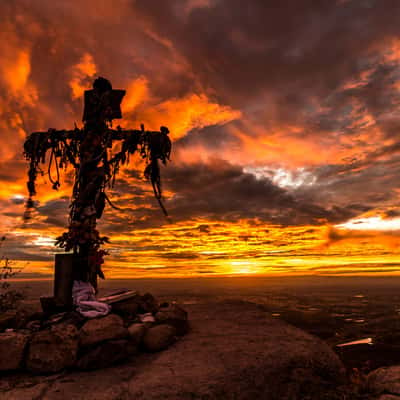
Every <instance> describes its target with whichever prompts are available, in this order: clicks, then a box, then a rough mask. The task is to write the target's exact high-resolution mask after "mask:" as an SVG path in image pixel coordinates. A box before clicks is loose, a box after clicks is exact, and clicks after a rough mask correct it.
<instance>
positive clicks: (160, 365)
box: [128, 301, 345, 400]
mask: <svg viewBox="0 0 400 400" xmlns="http://www.w3.org/2000/svg"><path fill="white" fill-rule="evenodd" d="M188 309H189V315H190V321H191V331H190V333H189V334H188V335H186V336H184V337H182V338H181V339H180V340H179V341H178V342H177V343H176V344H175V345H174V346H171V347H170V348H168V349H167V350H165V351H163V352H161V353H159V354H157V358H155V359H154V360H153V361H152V363H149V364H146V365H144V366H143V367H142V369H141V370H139V371H138V372H137V373H136V374H135V375H134V376H133V377H132V379H131V380H130V383H129V389H128V391H129V395H130V397H131V398H134V399H135V400H142V399H146V400H159V399H164V400H165V399H171V400H172V399H181V400H183V399H203V398H204V399H208V400H217V399H240V400H252V399H257V398H259V399H268V400H304V399H307V400H321V399H325V400H328V399H337V398H338V386H340V385H341V384H342V382H343V381H344V371H345V369H344V367H343V365H342V363H341V362H340V360H339V358H338V357H337V355H336V354H335V353H334V352H333V351H332V349H331V348H330V347H329V346H328V345H327V344H326V343H324V342H322V341H321V340H320V339H318V338H316V337H314V336H311V335H309V334H307V333H306V332H303V331H301V330H300V329H297V328H295V327H292V326H289V325H287V324H286V323H284V322H282V321H279V320H277V319H274V318H271V317H270V316H269V315H268V314H267V313H266V312H264V311H263V310H262V309H260V308H259V307H257V306H256V305H254V304H250V303H246V302H241V301H230V302H228V301H226V302H223V303H210V304H194V305H190V307H188ZM151 329H155V328H151Z"/></svg>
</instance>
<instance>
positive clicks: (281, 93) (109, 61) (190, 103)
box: [0, 0, 400, 277]
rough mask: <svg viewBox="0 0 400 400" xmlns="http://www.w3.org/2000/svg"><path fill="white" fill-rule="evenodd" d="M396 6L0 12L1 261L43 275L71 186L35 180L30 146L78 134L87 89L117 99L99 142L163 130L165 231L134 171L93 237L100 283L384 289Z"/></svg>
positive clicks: (12, 0)
mask: <svg viewBox="0 0 400 400" xmlns="http://www.w3.org/2000/svg"><path fill="white" fill-rule="evenodd" d="M399 18H400V2H399V1H398V0H319V1H313V0H296V1H291V0H281V1H272V0H249V1H243V0H168V1H162V0H145V1H144V0H143V1H142V0H136V1H135V0H113V1H106V0H79V1H78V0H56V1H51V0H36V1H32V0H7V1H1V2H0V21H1V24H0V54H1V57H0V89H1V90H0V128H1V135H0V183H1V184H0V202H1V218H0V225H1V234H4V235H5V236H6V237H7V240H6V241H5V242H4V243H5V244H4V246H3V249H2V251H3V253H4V254H5V255H6V256H8V257H10V258H11V259H13V260H15V263H16V265H20V266H24V270H23V273H24V274H26V275H25V276H43V275H49V274H51V273H52V270H53V258H54V252H55V248H54V246H53V241H54V238H55V237H56V236H58V235H59V234H61V233H62V232H63V231H65V228H66V226H67V223H68V220H67V216H68V212H69V209H68V205H69V201H70V195H71V182H72V181H71V179H72V174H71V171H66V174H65V175H64V178H65V179H63V181H62V185H61V188H60V190H58V191H54V190H52V189H51V184H49V183H48V182H47V183H46V181H47V180H48V179H47V178H46V177H40V178H39V180H38V182H39V185H38V196H37V197H36V200H37V201H38V207H37V212H36V214H35V216H34V219H33V220H31V221H30V222H29V223H25V224H24V223H23V220H22V215H23V211H24V201H25V200H26V196H27V190H26V180H27V177H26V173H27V163H26V161H25V160H24V158H23V155H22V150H23V142H24V140H25V138H26V136H27V135H28V134H29V133H30V132H33V131H38V130H47V129H48V128H56V129H61V128H65V129H73V127H74V122H76V124H77V125H78V126H82V122H81V120H82V106H83V99H82V94H83V91H84V90H85V89H87V88H90V87H91V84H92V81H93V79H94V78H96V77H97V76H104V77H106V78H108V79H109V80H110V81H111V82H112V84H113V87H114V88H118V89H126V90H127V94H126V97H125V99H124V101H123V104H122V111H123V117H124V118H123V119H122V120H117V121H115V123H114V126H116V125H118V124H119V125H121V126H122V127H125V128H134V129H138V128H139V126H140V124H141V123H144V124H145V127H146V128H147V129H151V130H156V129H159V127H160V125H166V126H168V128H169V130H170V132H171V133H170V135H171V139H172V140H173V152H172V161H171V162H170V163H169V164H168V165H167V167H165V168H162V180H163V188H164V195H165V206H166V208H167V209H168V211H169V214H170V215H171V219H170V220H167V219H165V218H164V216H163V214H162V212H161V211H160V209H159V207H158V204H157V202H156V200H155V199H154V197H153V193H152V189H151V185H150V184H149V183H148V182H146V181H144V179H143V164H142V163H141V162H140V161H139V159H138V158H137V159H134V160H132V161H131V164H130V165H129V167H124V168H123V169H121V171H120V175H119V177H118V180H117V184H116V185H115V187H114V189H113V190H111V191H110V192H109V195H110V198H111V199H112V201H113V202H114V203H115V204H116V205H117V206H118V207H120V208H121V209H122V211H116V210H113V209H111V208H109V207H108V208H107V209H106V212H105V214H104V217H103V219H102V222H101V223H100V224H99V226H100V230H101V233H103V234H105V235H108V236H109V237H110V239H111V243H110V245H108V246H107V249H108V250H109V252H110V255H109V256H108V257H107V260H106V264H105V273H106V275H107V276H108V277H142V276H147V277H152V276H162V277H175V276H208V275H221V274H228V275H232V274H266V275H277V274H283V275H290V274H294V275H303V274H325V275H327V274H329V275H331V274H339V275H342V274H346V275H348V274H397V273H398V272H399V271H400V259H399V256H400V254H399V245H400V143H399V141H398V138H399V127H400V23H399Z"/></svg>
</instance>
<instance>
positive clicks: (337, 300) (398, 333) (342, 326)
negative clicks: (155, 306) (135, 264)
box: [0, 279, 400, 400]
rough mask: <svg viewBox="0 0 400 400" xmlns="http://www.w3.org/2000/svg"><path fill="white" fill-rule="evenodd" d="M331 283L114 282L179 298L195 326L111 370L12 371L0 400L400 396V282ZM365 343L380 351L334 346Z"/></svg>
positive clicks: (389, 399) (0, 387) (2, 382)
mask: <svg viewBox="0 0 400 400" xmlns="http://www.w3.org/2000/svg"><path fill="white" fill-rule="evenodd" d="M344 281H345V280H344ZM332 282H333V280H332V279H330V280H329V285H326V281H324V282H323V284H322V285H320V284H319V283H318V284H315V282H314V283H313V281H311V283H310V281H309V280H307V281H305V282H304V284H299V280H297V281H296V282H295V283H294V284H292V285H290V284H288V281H282V284H281V283H277V284H271V281H270V280H266V281H265V283H263V281H262V280H260V279H254V280H246V279H240V280H239V279H236V280H229V279H224V280H221V281H220V282H218V281H217V280H193V281H191V280H167V279H165V280H160V281H157V280H143V281H141V280H137V281H132V282H131V283H130V284H129V282H127V281H122V282H121V281H120V282H117V281H108V282H107V285H108V288H109V289H115V288H120V287H127V288H133V289H135V288H137V287H141V288H143V290H146V291H147V290H149V291H151V292H154V293H155V294H157V297H158V299H159V300H160V301H161V302H162V301H168V300H176V301H177V302H178V303H180V304H181V305H183V307H184V308H185V309H186V310H187V311H188V312H189V320H190V324H191V330H190V331H189V333H188V334H187V335H186V336H183V337H179V338H178V340H176V341H175V343H173V344H172V345H171V346H170V347H168V349H167V350H164V351H163V352H160V353H135V354H132V355H131V356H130V357H129V359H128V360H127V361H125V362H123V363H122V364H120V365H118V366H113V367H110V368H105V369H100V370H97V371H88V372H82V371H80V372H77V371H75V372H74V371H71V370H66V371H62V372H60V373H57V374H53V375H48V376H46V377H43V376H40V377H39V376H34V375H32V374H25V375H24V374H19V375H17V374H15V373H14V374H8V375H6V376H4V377H3V378H1V379H0V398H1V399H3V398H5V399H13V398H16V399H24V398H26V399H31V398H37V399H41V398H43V399H53V398H54V399H56V398H57V399H58V398H60V399H63V398H71V399H73V398H89V399H90V398H96V399H97V398H100V399H102V398H103V399H125V398H126V399H127V398H139V399H140V398H143V399H147V398H149V399H153V398H154V399H157V398H167V399H168V398H171V399H172V398H174V399H180V398H182V399H186V398H187V399H189V398H190V399H195V398H207V399H213V398H228V399H229V398H232V399H233V398H235V399H236V398H237V399H246V398H257V397H259V398H266V399H269V398H271V399H274V398H279V399H285V398H288V399H305V400H306V399H335V400H336V399H347V400H348V399H355V400H358V399H362V400H366V399H368V400H377V399H379V400H393V399H396V398H397V399H400V367H398V366H397V365H400V352H399V351H398V350H399V344H400V323H399V321H400V317H399V309H400V307H399V306H400V295H398V291H397V287H398V286H399V284H400V280H398V282H397V281H396V280H395V279H388V280H385V281H383V280H381V281H380V280H379V279H378V280H376V279H374V280H366V281H356V282H354V281H350V280H349V281H348V284H343V283H342V282H343V280H341V282H340V285H339V286H335V285H333V284H332ZM360 282H361V283H360ZM127 283H128V284H127ZM48 286H49V287H50V284H48ZM29 288H31V287H29ZM34 290H36V292H35V293H39V292H41V293H43V286H41V289H40V290H39V289H38V288H36V289H34ZM31 293H33V292H31ZM33 297H34V296H33ZM285 322H288V323H289V324H290V325H294V326H297V327H299V328H301V331H300V330H298V329H295V328H293V327H292V326H288V325H287V324H285ZM132 330H134V329H132ZM304 331H306V332H309V333H311V334H312V335H315V336H317V337H319V338H320V339H323V341H321V340H319V339H317V338H316V337H315V336H309V335H307V334H306V333H305V332H304ZM139 333H140V332H139ZM366 337H370V338H371V339H372V341H373V345H367V344H363V345H357V346H349V347H345V348H338V347H337V346H336V345H337V344H340V343H343V342H346V341H351V340H356V339H361V338H366ZM321 366H323V368H322V369H321ZM320 370H321V371H322V373H321V372H318V371H320ZM274 371H275V372H276V373H275V372H274ZM232 393H234V394H232ZM247 393H248V394H247ZM274 393H275V394H276V393H277V394H276V396H277V397H274V396H275V394H274ZM81 394H83V395H82V397H80V396H81ZM133 395H134V396H135V397H133ZM164 395H165V396H167V397H163V396H164ZM152 396H153V397H152ZM157 396H158V397H157ZM201 396H203V397H201ZM213 396H214V397H213ZM218 396H219V397H218ZM221 396H222V397H221ZM246 396H250V397H246ZM285 396H286V397H285ZM307 396H308V397H307Z"/></svg>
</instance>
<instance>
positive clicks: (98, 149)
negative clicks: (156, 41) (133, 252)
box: [24, 77, 171, 284]
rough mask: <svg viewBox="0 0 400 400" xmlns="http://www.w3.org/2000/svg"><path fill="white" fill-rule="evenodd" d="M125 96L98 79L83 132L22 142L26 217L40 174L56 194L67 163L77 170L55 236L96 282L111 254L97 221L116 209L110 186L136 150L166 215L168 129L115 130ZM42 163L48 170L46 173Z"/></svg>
mask: <svg viewBox="0 0 400 400" xmlns="http://www.w3.org/2000/svg"><path fill="white" fill-rule="evenodd" d="M124 95H125V91H124V90H113V89H112V86H111V83H110V82H109V81H108V80H107V79H104V78H101V77H100V78H97V79H96V80H95V81H94V83H93V89H92V90H87V91H85V96H84V100H85V105H84V113H83V122H84V126H83V128H82V129H79V128H77V127H75V129H73V130H56V129H49V130H48V131H45V132H33V133H31V134H30V135H29V136H28V138H27V139H26V141H25V144H24V155H25V158H26V159H27V160H28V161H29V171H28V182H27V188H28V192H29V199H28V201H27V205H26V206H27V207H26V212H25V218H26V219H29V218H30V216H31V211H32V209H33V208H34V201H33V196H34V195H35V194H36V187H35V182H36V178H37V176H38V173H41V174H46V175H47V176H48V178H49V180H50V182H51V183H52V187H53V189H55V190H57V189H58V188H59V187H60V172H61V171H62V170H66V169H67V168H68V166H69V165H71V166H72V167H73V168H74V170H75V179H74V185H73V191H72V201H71V206H70V209H71V210H70V215H69V227H68V231H67V232H65V233H63V234H62V235H61V236H60V237H58V238H57V241H56V244H57V245H58V246H59V247H61V248H63V249H65V250H66V251H71V250H72V251H73V252H74V253H75V254H77V255H79V257H80V259H81V269H82V279H83V280H86V281H90V282H92V283H93V284H96V277H97V276H100V277H104V275H103V273H102V271H101V264H102V263H103V256H104V255H105V254H107V253H106V251H105V250H102V249H101V248H100V247H101V245H102V244H104V243H106V242H108V238H107V237H106V236H100V234H99V232H98V230H97V229H96V224H97V219H99V218H101V216H102V214H103V210H104V207H105V204H106V202H107V203H108V204H110V206H112V207H114V208H116V207H115V206H113V204H112V203H111V201H110V200H109V198H108V196H107V193H106V188H111V187H113V185H114V182H115V178H116V176H117V174H118V171H119V168H120V166H121V165H124V164H128V163H129V161H130V156H131V155H132V154H134V153H137V152H138V153H139V154H140V156H141V157H142V158H143V159H144V160H145V161H146V167H145V171H144V175H145V177H146V178H147V179H149V180H150V182H151V184H152V186H153V190H154V194H155V197H156V198H157V200H158V202H159V204H160V206H161V208H162V210H163V211H164V213H165V214H167V212H166V210H165V208H164V206H163V204H162V201H161V198H162V191H161V180H160V167H159V161H161V162H162V163H163V164H166V162H167V161H168V160H169V157H170V153H171V141H170V139H169V137H168V133H169V130H168V128H166V127H161V128H160V130H159V131H146V130H145V129H144V126H143V125H141V129H139V130H123V129H121V128H120V127H119V126H118V127H117V128H116V129H113V128H112V120H113V119H116V118H122V114H121V109H120V103H121V101H122V98H123V96H124ZM115 141H120V143H121V146H120V151H118V152H117V153H116V154H114V155H112V154H111V149H112V147H113V143H114V142H115ZM42 165H46V166H47V169H45V170H43V169H42V167H41V166H42Z"/></svg>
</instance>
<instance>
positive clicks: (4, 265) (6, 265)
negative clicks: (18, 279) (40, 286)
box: [0, 236, 23, 312]
mask: <svg viewBox="0 0 400 400" xmlns="http://www.w3.org/2000/svg"><path fill="white" fill-rule="evenodd" d="M5 239H6V238H5V236H3V237H2V238H1V239H0V247H1V245H2V243H3V242H4V240H5ZM18 272H19V270H16V269H15V268H14V267H13V266H12V262H11V261H10V260H9V259H8V258H7V257H6V256H5V255H3V254H2V255H1V256H0V312H4V311H7V310H11V309H13V308H15V307H16V306H17V305H18V302H19V301H20V300H21V299H22V298H23V296H22V294H21V293H20V292H18V291H16V290H11V289H10V282H9V281H8V279H9V278H12V277H13V276H15V275H16V274H17V273H18Z"/></svg>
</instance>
